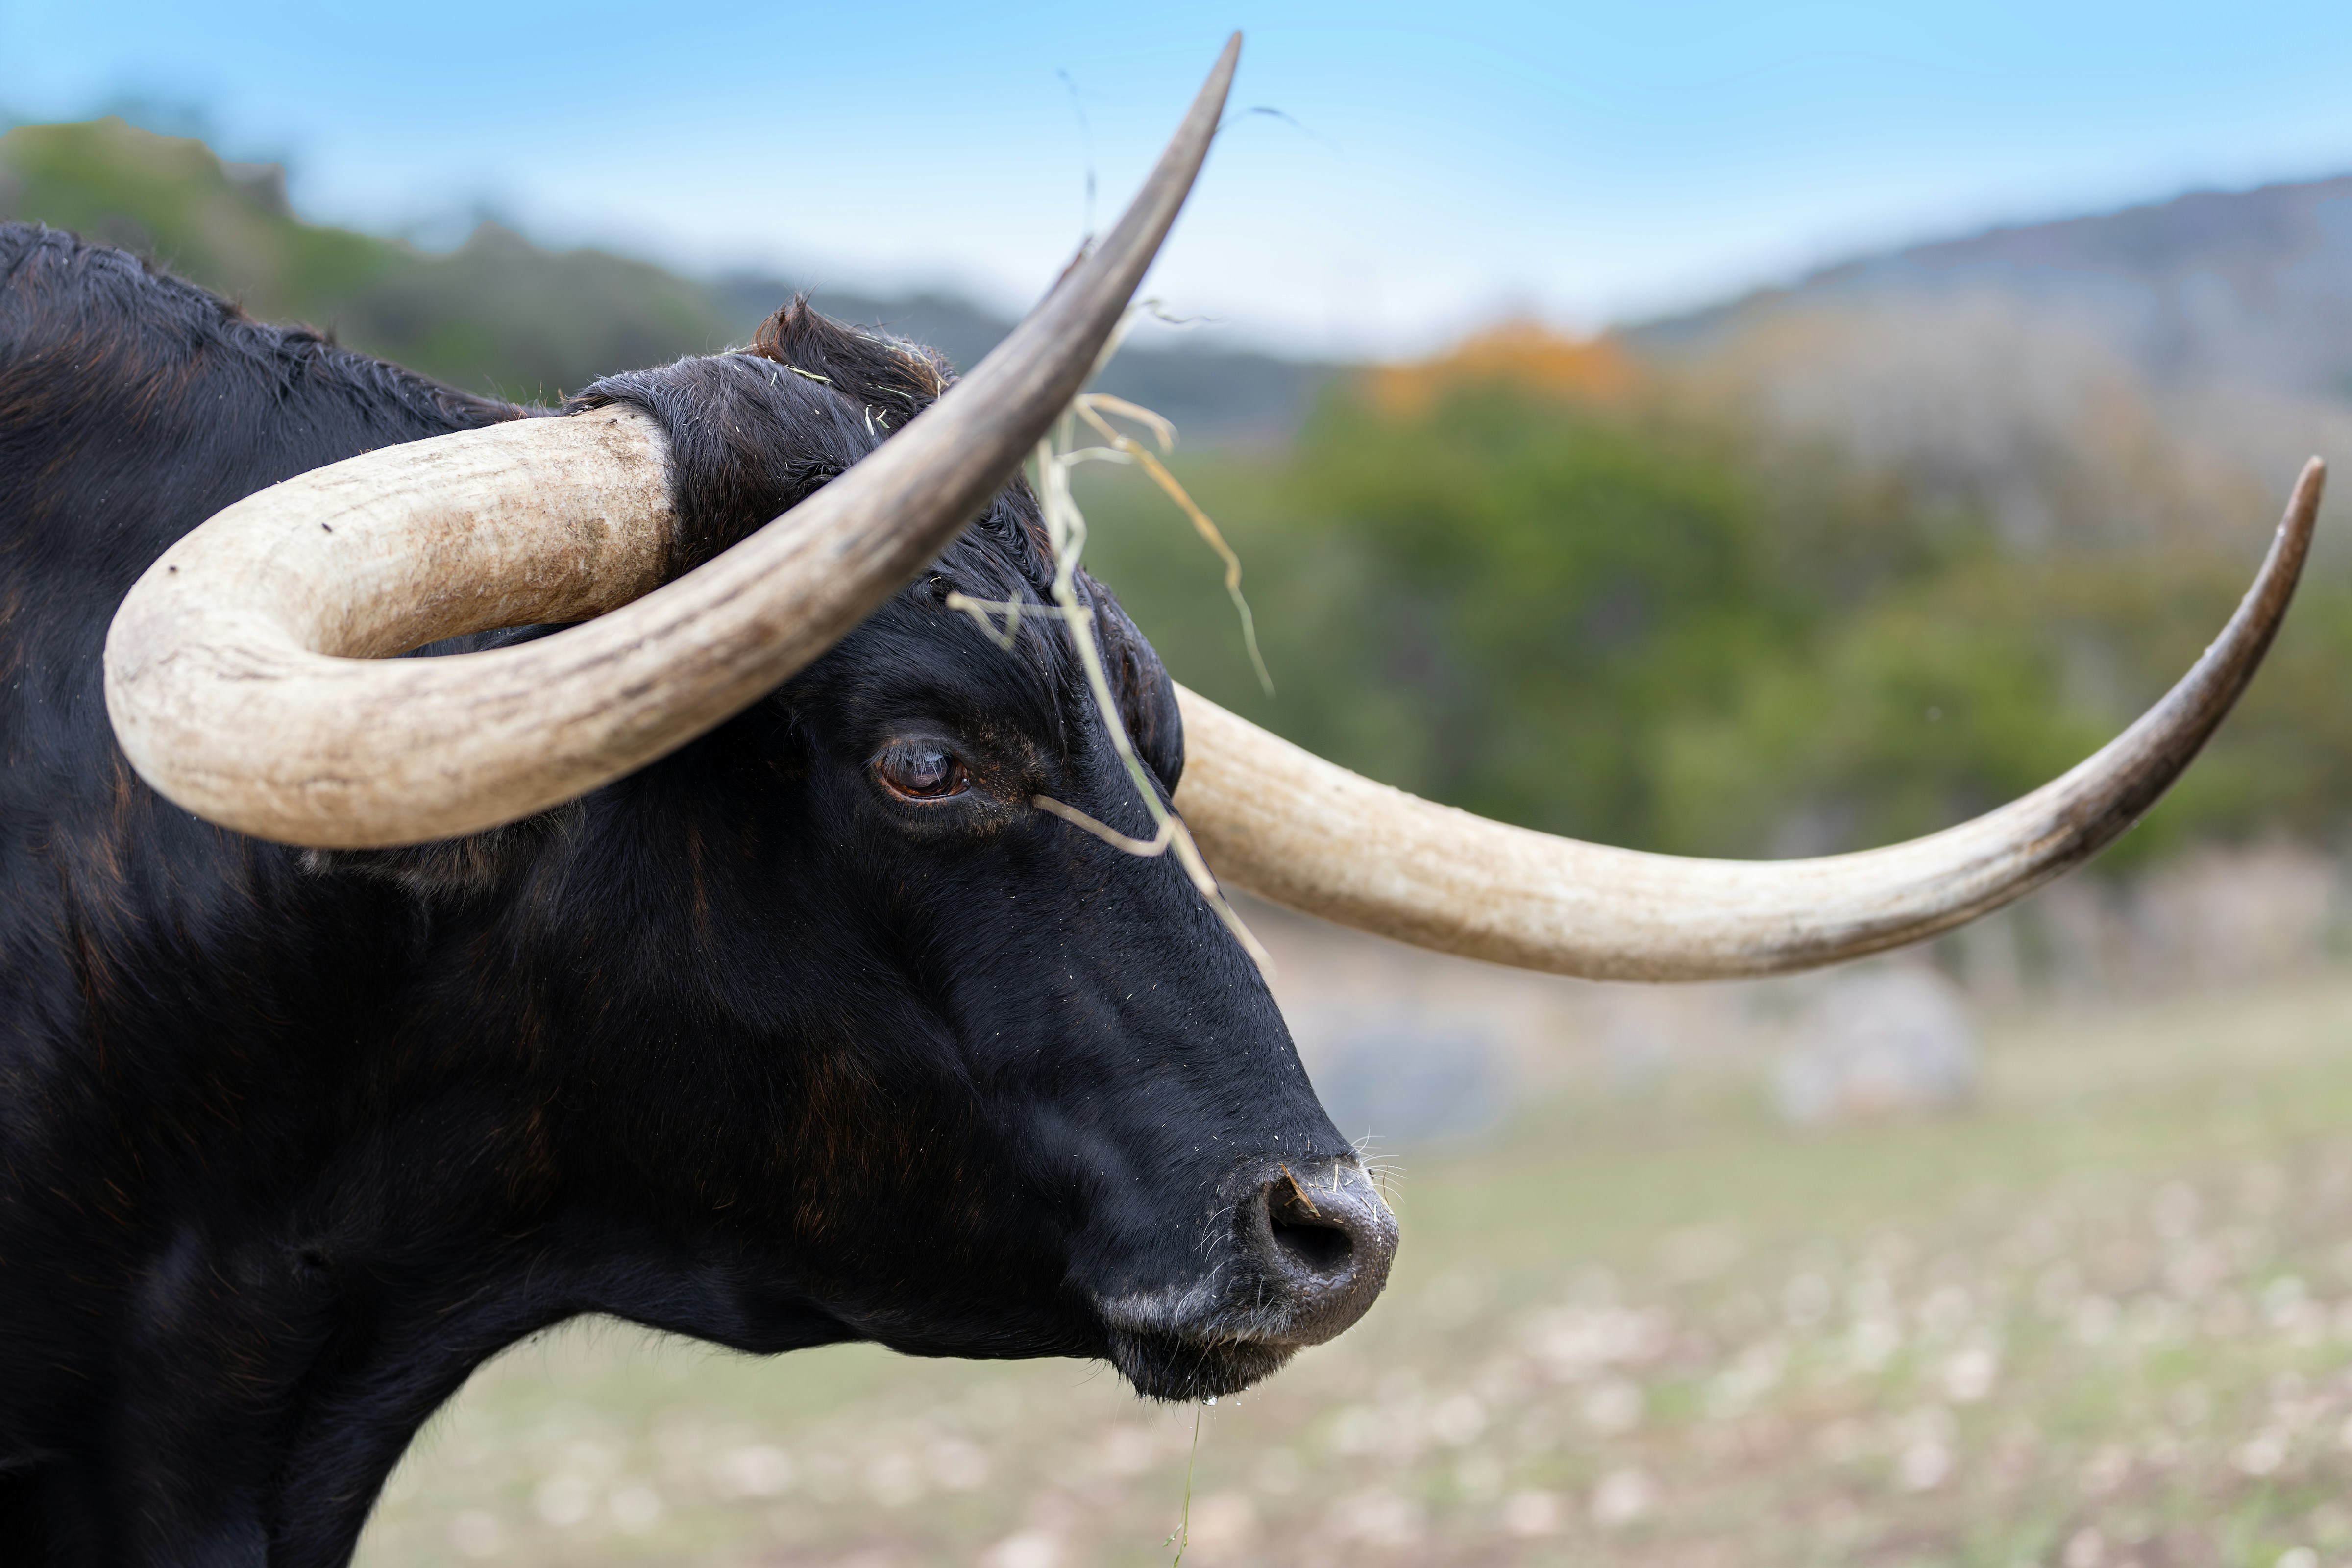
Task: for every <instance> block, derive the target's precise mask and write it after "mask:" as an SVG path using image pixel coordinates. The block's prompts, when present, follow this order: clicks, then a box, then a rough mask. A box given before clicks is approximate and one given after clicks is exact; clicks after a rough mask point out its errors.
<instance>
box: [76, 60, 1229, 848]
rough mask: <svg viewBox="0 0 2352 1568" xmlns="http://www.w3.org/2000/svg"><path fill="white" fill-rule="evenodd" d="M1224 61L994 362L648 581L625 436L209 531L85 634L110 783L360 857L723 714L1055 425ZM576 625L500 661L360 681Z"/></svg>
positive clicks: (1208, 129)
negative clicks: (1114, 215)
mask: <svg viewBox="0 0 2352 1568" xmlns="http://www.w3.org/2000/svg"><path fill="white" fill-rule="evenodd" d="M1240 53H1241V36H1240V35H1239V34H1235V35H1234V37H1233V39H1232V40H1231V41H1230V42H1228V43H1227V44H1226V46H1225V49H1224V53H1223V55H1222V56H1221V57H1219V58H1218V60H1217V64H1216V68H1215V69H1214V70H1213V71H1211V72H1210V74H1209V79H1208V81H1207V83H1206V85H1204V86H1203V87H1202V89H1201V92H1200V96H1199V97H1198V98H1197V99H1196V100H1194V101H1193V104H1192V110H1191V112H1190V113H1188V114H1187V115H1186V117H1185V119H1184V122H1183V124H1182V125H1181V127H1180V128H1179V129H1178V130H1177V132H1176V134H1175V136H1174V138H1173V139H1172V140H1171V142H1169V144H1168V149H1167V151H1166V152H1165V153H1162V154H1161V155H1160V163H1159V164H1158V166H1157V167H1155V168H1154V169H1153V170H1152V173H1151V176H1150V179H1148V180H1147V181H1146V182H1145V183H1144V186H1143V189H1142V191H1141V192H1140V193H1139V195H1137V196H1136V198H1135V201H1134V203H1133V204H1132V205H1130V206H1129V208H1128V210H1127V213H1126V215H1125V216H1122V217H1121V218H1120V219H1119V222H1118V227H1116V228H1114V229H1113V230H1112V231H1111V233H1110V235H1109V237H1108V238H1106V239H1105V240H1104V241H1103V242H1102V244H1101V246H1100V247H1098V248H1097V249H1096V250H1095V251H1094V252H1093V254H1091V255H1090V256H1087V257H1086V258H1084V259H1083V260H1082V261H1080V262H1079V264H1078V265H1077V266H1076V267H1075V268H1072V270H1071V271H1070V272H1069V274H1068V275H1066V277H1065V278H1064V279H1062V281H1061V282H1060V284H1059V285H1058V286H1056V288H1055V289H1054V291H1053V293H1052V294H1051V295H1049V296H1048V297H1047V298H1046V300H1045V302H1044V303H1043V304H1041V305H1040V306H1039V307H1038V308H1037V310H1035V311H1034V312H1033V313H1032V314H1031V315H1030V317H1029V319H1028V320H1026V321H1024V322H1023V323H1022V324H1021V325H1020V326H1019V327H1018V328H1016V329H1015V330H1014V331H1013V334H1012V335H1011V336H1010V337H1008V338H1007V339H1006V340H1005V341H1004V342H1003V343H1002V344H1000V345H999V346H998V347H997V349H996V350H995V352H994V353H991V354H990V355H989V356H988V357H987V358H986V359H984V360H982V362H981V363H980V364H979V365H978V366H977V367H975V368H974V369H973V371H972V372H971V374H970V375H968V376H965V377H964V378H963V379H962V380H961V382H959V383H958V384H956V385H955V386H954V387H953V388H951V389H950V391H949V392H948V394H947V395H945V396H944V397H942V398H940V400H939V402H938V403H937V404H935V405H932V406H931V407H930V408H929V409H928V410H926V411H925V412H924V413H922V414H921V415H919V416H917V417H916V418H915V419H913V420H911V421H910V422H908V425H907V426H906V428H905V429H904V430H903V431H902V432H900V433H899V434H898V436H896V437H893V438H892V439H890V440H888V441H886V442H884V443H883V444H882V445H881V446H880V447H878V448H877V450H876V451H875V452H873V453H872V454H871V455H870V456H868V457H867V458H866V459H865V460H864V461H862V462H860V463H859V464H857V466H856V467H855V468H852V469H850V470H849V471H848V472H847V473H845V474H844V475H842V476H841V477H840V478H838V479H835V480H834V481H833V482H832V483H830V484H828V485H826V486H825V487H824V489H820V490H818V491H817V492H816V493H815V494H814V495H813V496H811V497H810V498H809V499H808V500H804V501H803V502H802V503H801V504H800V505H798V506H796V507H794V508H793V510H791V511H789V512H787V513H786V514H784V515H783V516H782V517H781V518H779V519H777V520H776V521H773V522H772V523H770V524H768V525H767V527H765V528H764V529H762V530H761V531H759V532H757V533H755V534H753V535H751V537H750V538H749V539H746V540H744V541H743V542H740V543H739V544H737V545H735V546H734V547H733V548H732V549H730V550H729V551H727V552H724V553H723V554H721V555H719V557H718V558H717V559H716V560H713V561H711V562H710V563H708V564H706V565H704V566H701V567H699V568H698V569H697V570H695V571H693V572H690V573H688V574H685V575H684V576H681V577H679V578H677V580H676V581H674V582H671V583H669V584H667V585H659V586H657V585H656V584H658V583H659V577H660V574H661V571H662V568H663V564H664V562H665V560H666V558H667V551H668V548H669V543H670V539H671V521H672V520H671V518H670V515H669V505H670V502H669V495H668V488H667V473H668V459H667V452H666V450H665V448H664V446H663V443H662V441H661V439H660V437H659V435H658V433H657V431H656V428H655V426H653V424H652V423H651V421H649V420H647V419H646V418H645V417H643V416H639V415H635V414H633V413H628V412H624V411H620V410H614V409H604V410H599V411H597V412H594V413H589V414H582V415H575V416H571V417H569V418H560V419H532V420H525V421H519V422H517V423H514V424H510V425H501V426H493V427H491V428H488V429H484V430H474V431H467V432H464V433H461V434H458V435H453V436H444V437H436V438H434V439H432V440H427V441H419V442H415V443H413V444H411V445H408V446H404V447H390V448H387V449H385V450H383V451H379V452H374V453H371V454H369V455H368V456H365V457H362V458H352V459H351V460H350V461H348V462H343V463H337V464H334V465H333V466H331V467H330V468H320V469H318V470H316V471H314V472H311V473H308V474H303V475H300V476H299V477H297V478H295V479H289V480H287V481H286V482H285V483H283V484H280V485H277V486H274V487H272V488H271V489H267V490H263V491H261V492H259V493H258V494H256V495H253V496H250V497H248V498H247V499H246V500H242V501H239V502H238V503H237V504H236V505H235V506H232V507H230V508H228V509H227V510H225V511H223V512H221V513H220V514H218V515H217V516H215V517H214V518H212V519H211V520H209V521H206V522H205V523H204V524H203V525H202V526H200V527H199V528H197V529H195V530H194V531H192V532H191V533H189V534H188V535H187V536H186V537H185V538H184V539H183V540H181V541H180V542H178V543H176V544H174V545H173V547H172V548H171V549H170V550H168V551H166V552H163V555H162V557H161V558H159V559H158V560H157V561H156V562H155V563H154V564H153V566H152V567H151V568H150V569H149V570H148V571H147V573H146V574H145V575H143V576H142V577H141V578H140V580H139V582H138V583H137V584H135V585H134V586H133V587H132V588H131V593H130V595H128V596H127V597H125V599H124V600H123V602H122V605H121V608H120V609H119V610H118V611H117V612H116V615H115V617H114V624H113V626H112V627H111V629H110V631H109V633H108V637H107V643H106V705H107V711H108V713H109V714H110V716H111V718H112V719H113V721H114V731H115V735H116V737H117V738H118V739H119V740H120V741H121V744H122V749H123V752H124V753H125V754H126V755H127V756H128V757H129V758H130V760H131V765H132V766H133V767H135V768H136V769H137V770H138V771H139V773H140V776H141V777H142V778H144V779H146V780H147V782H148V783H150V784H153V785H154V786H155V788H156V789H157V790H159V791H160V792H162V793H163V795H166V796H168V797H169V798H171V799H172V800H173V801H175V802H177V803H178V804H180V805H183V806H185V807H186V808H187V809H188V810H190V811H193V812H194V813H196V814H197V815H199V816H204V817H206V818H208V819H210V820H212V821H214V822H217V823H220V824H222V825H223V826H228V827H234V828H237V829H239V830H241V831H243V832H247V833H251V834H254V835H257V836H258V837H264V838H274V839H278V840H280V841H282V842H286V843H291V844H303V845H312V846H317V847H338V848H363V847H377V846H384V845H394V844H410V843H419V842H425V841H428V840H432V839H437V838H448V837H456V836H457V835H460V834H466V833H472V832H476V831H478V830H480V829H482V828H486V827H491V826H497V825H498V824H499V823H503V822H511V821H514V820H515V819H517V818H519V817H522V816H529V815H530V814H531V813H533V812H536V811H541V810H543V809H545V808H546V807H548V806H551V805H556V804H558V803H560V802H562V801H566V800H570V799H572V797H574V796H576V795H582V794H584V793H586V792H587V791H589V790H592V789H593V788H595V787H596V786H597V785H599V784H604V783H607V782H609V781H611V780H613V779H615V778H618V777H620V776H621V775H622V774H624V773H629V772H631V771H633V770H635V769H636V768H638V767H641V766H643V765H644V764H645V763H648V762H651V761H653V760H654V759H655V758H656V757H660V756H662V755H664V754H666V753H667V752H671V751H674V750H675V749H677V747H678V746H681V745H683V744H685V743H686V742H688V741H690V740H692V739H693V738H694V737H695V736H697V735H699V734H701V733H702V732H704V731H707V730H709V729H710V728H711V727H713V726H714V725H717V724H719V723H720V722H722V721H725V720H726V719H728V718H729V717H730V716H732V715H733V714H735V713H737V712H740V710H742V709H744V708H745V707H747V706H749V705H750V704H751V703H752V702H754V701H756V700H759V699H760V698H761V696H763V695H764V694H766V693H767V692H769V691H771V690H772V689H775V687H776V686H777V685H778V684H780V683H781V682H782V680H784V679H786V678H787V677H788V676H790V675H791V674H792V673H793V671H795V670H797V669H799V668H802V667H803V666H804V665H806V664H807V663H809V661H810V660H812V659H814V658H816V657H817V656H818V655H819V654H821V653H823V652H824V650H825V649H826V648H828V647H832V646H833V644H834V643H835V641H837V640H839V638H840V637H842V636H843V635H844V634H845V633H846V632H848V631H849V630H850V629H851V628H852V627H853V626H856V624H857V623H858V622H859V621H861V620H863V619H864V618H865V617H866V616H867V615H868V614H869V613H870V612H872V611H873V610H874V608H875V607H876V606H877V605H880V604H881V603H882V602H883V601H884V600H885V599H887V598H888V597H889V596H890V595H892V594H894V593H896V592H897V591H898V589H899V588H900V587H901V586H903V585H904V584H906V583H907V582H908V580H909V579H911V578H912V577H913V575H914V574H916V573H917V572H918V571H919V570H921V568H922V567H923V565H924V564H925V563H928V562H929V561H930V560H932V559H933V558H934V557H935V556H937V555H938V554H939V552H940V551H941V550H942V549H944V548H945V547H946V546H947V544H948V543H949V542H950V541H951V540H952V539H953V538H954V537H955V535H956V534H957V532H958V531H961V529H962V528H963V526H964V525H965V524H966V523H967V522H969V521H971V518H972V517H973V516H975V515H976V514H977V513H978V511H979V510H980V509H981V508H982V506H983V505H984V504H985V503H986V501H987V500H988V498H989V497H990V496H991V495H992V494H993V493H995V491H996V490H997V489H1000V488H1001V487H1002V486H1003V484H1004V483H1005V481H1006V480H1007V479H1010V478H1011V477H1012V476H1013V471H1014V469H1015V468H1017V467H1018V465H1019V463H1020V461H1021V459H1022V458H1024V457H1025V456H1026V455H1027V454H1028V452H1029V450H1030V448H1031V447H1033V446H1034V444H1035V443H1036V441H1037V439H1038V437H1041V436H1042V435H1044V434H1045V430H1046V429H1047V427H1048V426H1051V425H1052V423H1053V421H1054V420H1055V417H1056V416H1059V415H1060V414H1061V413H1062V411H1063V410H1064V409H1065V408H1066V407H1067V406H1068V405H1069V403H1070V400H1071V399H1072V398H1073V397H1074V396H1076V394H1077V392H1078V390H1079V388H1080V387H1081V386H1082V385H1084V384H1085V381H1086V378H1087V375H1088V374H1089V373H1090V372H1091V371H1092V369H1093V367H1094V364H1095V361H1096V357H1097V354H1098V353H1099V352H1100V350H1101V348H1102V345H1103V343H1104V342H1105V341H1106V340H1107V339H1108V336H1109V334H1110V333H1111V331H1113V329H1114V328H1115V327H1116V326H1117V325H1118V320H1119V317H1120V315H1121V313H1122V312H1123V311H1124V310H1126V308H1127V303H1128V300H1129V297H1130V296H1131V295H1132V294H1133V293H1134V291H1135V288H1136V285H1137V284H1138V283H1139V282H1140V281H1141V280H1142V278H1143V273H1144V270H1145V268H1148V267H1149V266H1150V263H1151V258H1152V257H1153V256H1154V255H1155V254H1156V253H1157V252H1158V250H1159V247H1160V240H1161V239H1162V238H1163V237H1165V236H1166V234H1167V232H1168V228H1169V226H1170V225H1171V223H1173V222H1174V221H1175V217H1176V213H1177V210H1178V208H1180V207H1181V205H1183V202H1184V197H1185V195H1186V194H1187V193H1188V192H1189V191H1190V190H1191V188H1192V179H1193V176H1194V175H1195V174H1198V173H1199V171H1200V167H1201V163H1202V159H1203V158H1204V157H1206V155H1207V153H1208V150H1209V143H1210V141H1211V139H1212V138H1213V136H1214V134H1215V132H1216V129H1217V121H1218V118H1219V116H1220V115H1221V114H1222V113H1223V108H1224V100H1225V92H1226V89H1227V88H1228V87H1229V86H1230V85H1231V83H1232V80H1233V74H1234V65H1235V63H1236V61H1237V60H1238V59H1239V58H1240ZM590 616H595V617H597V618H595V619H593V620H590V619H588V617H590ZM580 620H585V621H586V622H587V624H585V625H583V626H573V627H572V628H570V629H568V630H566V631H563V632H561V633H558V634H556V635H554V636H552V637H545V638H542V639H541V640H539V641H536V642H530V643H526V644H522V645H520V646H517V647H509V648H500V649H494V650H489V651H485V652H479V653H470V654H460V655H454V656H451V657H448V658H416V659H397V660H393V659H384V658H382V657H381V656H383V655H386V654H393V653H399V652H403V651H404V650H406V649H408V648H413V647H418V646H420V645H422V644H424V643H426V642H430V641H433V640H435V639H436V638H439V637H452V636H456V635H457V634H459V633H462V632H470V631H484V630H488V629H491V628H494V627H498V626H521V625H530V624H534V623H544V622H551V621H580Z"/></svg>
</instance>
